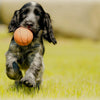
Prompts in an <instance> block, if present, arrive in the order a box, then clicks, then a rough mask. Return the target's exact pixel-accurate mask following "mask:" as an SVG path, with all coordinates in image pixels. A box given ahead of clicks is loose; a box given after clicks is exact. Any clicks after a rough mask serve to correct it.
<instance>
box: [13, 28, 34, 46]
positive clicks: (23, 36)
mask: <svg viewBox="0 0 100 100" xmlns="http://www.w3.org/2000/svg"><path fill="white" fill-rule="evenodd" d="M14 40H15V42H16V43H17V44H18V45H20V46H27V45H29V44H30V43H31V42H32V40H33V33H32V32H31V31H30V30H29V29H27V28H24V27H19V28H18V29H16V30H15V32H14Z"/></svg>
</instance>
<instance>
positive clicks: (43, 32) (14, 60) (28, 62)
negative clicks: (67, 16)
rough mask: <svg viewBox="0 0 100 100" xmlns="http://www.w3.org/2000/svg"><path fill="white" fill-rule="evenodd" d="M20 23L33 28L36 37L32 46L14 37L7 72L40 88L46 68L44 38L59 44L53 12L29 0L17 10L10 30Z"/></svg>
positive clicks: (8, 56)
mask: <svg viewBox="0 0 100 100" xmlns="http://www.w3.org/2000/svg"><path fill="white" fill-rule="evenodd" d="M20 26H22V27H26V28H28V29H30V30H31V31H32V32H33V35H34V39H33V40H32V42H31V44H29V45H28V46H20V45H18V44H16V42H15V40H14V37H13V36H12V39H11V42H10V45H9V49H8V51H7V53H6V74H7V76H8V77H9V78H10V79H13V80H15V81H18V82H20V83H23V84H25V85H26V86H28V87H36V86H37V85H38V86H39V85H40V84H41V82H42V75H43V71H44V64H43V55H44V44H43V38H44V39H46V40H47V41H48V42H52V43H53V44H56V43H57V42H56V39H55V37H54V34H53V29H52V25H51V19H50V15H49V14H48V13H46V12H45V11H44V10H43V8H42V6H41V5H40V4H38V3H36V2H29V3H27V4H25V5H24V6H23V7H22V8H21V9H20V10H17V11H15V13H14V16H13V17H12V20H11V22H10V24H9V27H8V29H9V32H14V31H15V30H16V29H17V28H18V27H20ZM22 69H24V70H26V73H25V76H23V75H22V72H21V70H22Z"/></svg>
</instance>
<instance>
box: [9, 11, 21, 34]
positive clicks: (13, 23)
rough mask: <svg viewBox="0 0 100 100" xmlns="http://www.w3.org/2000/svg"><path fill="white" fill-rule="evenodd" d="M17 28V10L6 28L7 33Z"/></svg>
mask: <svg viewBox="0 0 100 100" xmlns="http://www.w3.org/2000/svg"><path fill="white" fill-rule="evenodd" d="M18 26H19V10H16V11H15V13H14V15H13V17H12V19H11V22H10V24H9V26H8V29H9V32H14V31H15V30H16V29H17V28H18Z"/></svg>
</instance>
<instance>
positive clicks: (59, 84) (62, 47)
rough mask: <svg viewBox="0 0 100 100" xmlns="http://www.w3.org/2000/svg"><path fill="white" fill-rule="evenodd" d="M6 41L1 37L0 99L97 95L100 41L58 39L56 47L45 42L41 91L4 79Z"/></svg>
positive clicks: (99, 90) (91, 96)
mask: <svg viewBox="0 0 100 100" xmlns="http://www.w3.org/2000/svg"><path fill="white" fill-rule="evenodd" d="M9 43H10V38H2V39H1V40H0V98H1V99H0V100H5V99H8V100H19V98H20V99H21V100H32V98H35V99H36V98H38V99H41V98H99V97H100V42H93V41H90V40H77V39H66V40H65V39H58V44H57V45H55V46H54V45H53V44H49V43H48V42H45V49H46V50H45V55H44V64H45V72H44V78H43V79H44V81H43V84H42V87H41V89H40V91H37V90H34V89H29V88H26V87H22V88H20V87H19V88H16V86H15V85H14V81H12V80H10V79H9V78H7V76H6V74H5V52H6V51H7V49H8V46H9ZM27 98H28V99H27ZM38 99H37V100H38ZM54 100H55V99H54ZM72 100H73V99H72Z"/></svg>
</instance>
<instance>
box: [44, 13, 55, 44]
mask: <svg viewBox="0 0 100 100" xmlns="http://www.w3.org/2000/svg"><path fill="white" fill-rule="evenodd" d="M43 37H44V39H46V40H47V41H48V42H52V43H53V44H56V43H57V41H56V39H55V37H54V34H53V28H52V25H51V19H50V16H49V14H48V13H45V15H44V18H43Z"/></svg>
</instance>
